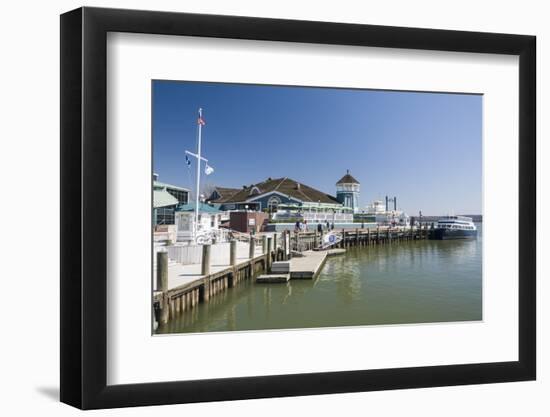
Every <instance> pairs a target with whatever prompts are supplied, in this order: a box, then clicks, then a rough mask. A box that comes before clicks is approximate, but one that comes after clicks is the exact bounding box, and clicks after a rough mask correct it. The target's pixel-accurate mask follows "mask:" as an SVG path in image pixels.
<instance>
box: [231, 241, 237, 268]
mask: <svg viewBox="0 0 550 417" xmlns="http://www.w3.org/2000/svg"><path fill="white" fill-rule="evenodd" d="M229 264H230V265H231V266H235V265H237V241H236V240H232V241H231V242H229Z"/></svg>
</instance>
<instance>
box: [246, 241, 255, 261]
mask: <svg viewBox="0 0 550 417" xmlns="http://www.w3.org/2000/svg"><path fill="white" fill-rule="evenodd" d="M255 253H256V239H254V236H250V246H249V247H248V257H249V258H250V259H253V258H254V255H255Z"/></svg>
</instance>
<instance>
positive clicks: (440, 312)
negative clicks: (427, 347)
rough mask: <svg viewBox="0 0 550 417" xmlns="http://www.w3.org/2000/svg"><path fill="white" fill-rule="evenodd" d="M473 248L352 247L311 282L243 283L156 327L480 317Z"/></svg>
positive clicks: (421, 244) (450, 244)
mask: <svg viewBox="0 0 550 417" xmlns="http://www.w3.org/2000/svg"><path fill="white" fill-rule="evenodd" d="M480 229H481V228H480ZM481 249H482V237H481V236H479V237H478V239H477V240H455V241H418V242H409V243H404V244H393V245H389V246H370V247H359V248H352V249H349V250H348V252H347V253H346V255H344V256H339V257H334V258H329V259H328V260H327V262H326V264H325V266H324V268H323V270H322V272H321V273H320V274H319V276H318V277H317V278H316V279H315V280H292V281H289V282H288V283H286V284H256V283H254V282H250V281H244V282H241V283H239V285H238V286H237V287H236V288H233V289H230V290H229V291H226V292H223V293H221V294H218V295H216V296H214V297H213V298H212V299H211V300H210V301H209V302H208V303H205V304H200V305H199V306H198V307H197V308H195V309H193V310H191V311H187V312H185V314H182V315H180V317H178V318H177V319H175V320H172V321H171V322H170V323H168V324H167V325H164V326H161V327H159V329H158V332H159V333H181V332H206V331H228V330H261V329H284V328H307V327H324V326H329V327H336V326H351V325H370V324H399V323H422V322H446V321H468V320H480V319H481V318H482V317H481V311H482V309H481V302H482V285H481V284H482V276H481V271H482V268H481V259H482V257H481Z"/></svg>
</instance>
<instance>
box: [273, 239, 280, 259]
mask: <svg viewBox="0 0 550 417" xmlns="http://www.w3.org/2000/svg"><path fill="white" fill-rule="evenodd" d="M273 252H275V261H277V260H278V259H277V254H278V253H279V249H277V233H273Z"/></svg>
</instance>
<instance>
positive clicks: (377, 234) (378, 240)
mask: <svg viewBox="0 0 550 417" xmlns="http://www.w3.org/2000/svg"><path fill="white" fill-rule="evenodd" d="M376 243H377V244H378V243H380V226H379V225H377V226H376Z"/></svg>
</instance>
